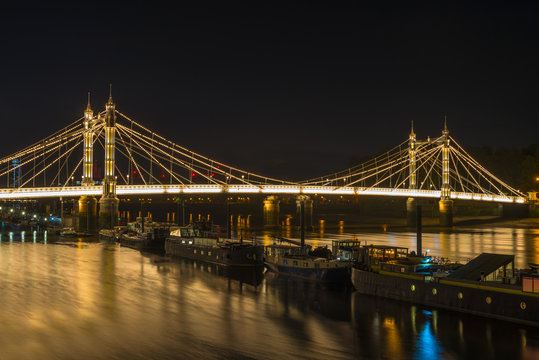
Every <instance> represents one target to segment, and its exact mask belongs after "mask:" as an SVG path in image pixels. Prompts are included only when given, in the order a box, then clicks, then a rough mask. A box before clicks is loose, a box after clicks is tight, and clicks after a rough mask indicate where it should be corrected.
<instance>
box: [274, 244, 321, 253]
mask: <svg viewBox="0 0 539 360" xmlns="http://www.w3.org/2000/svg"><path fill="white" fill-rule="evenodd" d="M310 250H311V246H310V245H305V246H303V247H301V246H296V245H292V244H286V245H285V244H272V245H266V246H264V254H265V255H266V256H307V255H308V254H309V251H310Z"/></svg>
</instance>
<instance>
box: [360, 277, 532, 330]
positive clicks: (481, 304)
mask: <svg viewBox="0 0 539 360" xmlns="http://www.w3.org/2000/svg"><path fill="white" fill-rule="evenodd" d="M351 279H352V284H353V286H354V288H355V289H356V291H358V292H359V293H362V294H368V295H374V296H380V297H385V298H390V299H395V300H401V301H407V302H411V303H415V304H421V305H427V306H433V307H439V308H445V309H450V310H455V311H459V312H465V313H471V314H475V315H481V316H487V317H492V318H498V319H502V320H508V321H513V322H519V323H523V324H527V325H533V326H539V294H533V293H523V292H522V291H519V290H518V288H516V287H512V288H509V287H497V286H492V285H490V286H489V284H487V283H485V284H481V283H477V282H469V281H459V280H456V279H455V280H451V279H440V280H439V281H433V282H426V281H425V280H424V278H423V277H422V276H416V275H408V274H399V273H394V274H393V273H389V272H385V273H375V272H369V271H365V270H361V269H357V268H352V276H351Z"/></svg>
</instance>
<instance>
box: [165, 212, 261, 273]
mask: <svg viewBox="0 0 539 360" xmlns="http://www.w3.org/2000/svg"><path fill="white" fill-rule="evenodd" d="M165 252H166V254H167V255H170V256H173V257H180V258H185V259H192V260H201V261H204V262H208V263H213V264H220V265H226V266H262V265H263V264H264V254H263V252H264V247H263V246H262V245H258V244H256V243H254V242H244V241H243V239H240V240H238V241H237V240H232V239H221V238H219V230H218V227H217V226H215V225H212V224H210V223H208V222H195V223H193V224H190V225H187V226H183V227H180V228H179V229H176V230H173V231H171V232H170V235H169V236H168V237H167V238H166V240H165Z"/></svg>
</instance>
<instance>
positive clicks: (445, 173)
mask: <svg viewBox="0 0 539 360" xmlns="http://www.w3.org/2000/svg"><path fill="white" fill-rule="evenodd" d="M449 151H450V148H449V130H448V129H447V116H445V118H444V129H443V131H442V188H441V190H442V191H441V194H440V201H439V209H440V225H441V226H453V200H451V187H450V186H449Z"/></svg>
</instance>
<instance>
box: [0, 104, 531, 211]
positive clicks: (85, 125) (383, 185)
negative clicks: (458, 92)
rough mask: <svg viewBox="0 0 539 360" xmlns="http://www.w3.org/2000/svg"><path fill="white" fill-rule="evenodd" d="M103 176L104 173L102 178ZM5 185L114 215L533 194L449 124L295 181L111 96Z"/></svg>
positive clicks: (0, 164) (35, 152)
mask: <svg viewBox="0 0 539 360" xmlns="http://www.w3.org/2000/svg"><path fill="white" fill-rule="evenodd" d="M98 159H99V160H101V159H103V162H101V161H98ZM96 164H98V165H99V164H103V166H102V167H101V166H96ZM101 168H103V169H104V173H103V174H95V173H94V170H98V169H101ZM95 178H100V179H101V178H102V180H101V181H96V180H94V179H95ZM0 184H5V187H3V188H0V199H31V198H43V197H78V196H101V200H100V212H101V211H107V212H112V213H115V212H116V211H117V207H118V199H117V196H118V195H136V194H180V193H186V194H197V193H198V194H204V193H236V194H246V193H263V194H268V195H277V194H298V195H301V194H304V195H309V194H335V195H382V196H404V197H408V198H436V199H440V202H441V203H442V202H444V201H446V202H448V201H452V200H454V199H464V200H476V201H490V202H499V203H525V202H526V195H525V194H523V193H521V192H519V191H518V190H516V189H514V188H512V187H511V186H509V185H507V184H505V183H504V182H503V181H502V180H500V179H498V178H497V177H496V176H494V175H493V174H492V173H490V172H489V171H488V170H487V169H485V168H484V167H483V166H481V164H479V163H478V162H477V161H476V160H475V159H474V158H473V157H472V156H471V155H470V154H469V153H467V152H466V151H465V150H464V149H463V147H461V146H460V145H459V144H458V143H457V142H456V141H455V139H453V138H452V137H451V136H450V135H449V131H448V130H447V126H444V130H443V131H442V135H441V136H440V137H438V138H433V139H430V138H429V139H427V140H424V141H419V140H417V139H416V135H415V133H414V130H413V126H412V131H411V133H410V135H409V138H408V139H407V140H406V141H404V142H403V143H401V144H400V145H398V146H396V147H395V148H393V149H391V150H389V151H387V152H386V153H384V154H381V155H379V156H376V157H375V158H373V159H371V160H369V161H367V162H364V163H362V164H360V165H357V166H354V167H351V168H349V169H346V170H343V171H339V172H336V173H332V174H328V175H325V176H321V177H319V178H314V179H309V180H305V181H300V182H290V181H285V180H280V179H275V178H271V177H266V176H262V175H258V174H254V173H252V172H248V171H244V170H241V169H238V168H235V167H232V166H229V165H226V164H224V163H221V162H219V161H215V160H212V159H210V158H208V157H206V156H203V155H201V154H197V153H195V152H193V151H190V150H188V149H186V148H184V147H182V146H181V145H178V144H176V143H174V142H173V141H171V140H169V139H166V138H165V137H163V136H160V135H158V134H157V133H155V132H153V131H151V130H150V129H148V128H146V127H144V126H143V125H142V124H140V123H138V122H136V121H135V120H133V119H132V118H130V117H129V116H127V115H125V114H123V113H122V112H119V111H118V110H116V106H115V104H114V102H113V100H112V95H111V96H109V99H108V102H107V103H106V106H105V110H104V111H101V112H98V113H97V114H95V115H94V113H93V111H92V109H91V107H90V99H89V98H88V106H87V108H86V110H85V112H84V116H83V117H81V118H80V119H77V120H76V121H75V122H73V123H71V124H70V125H68V126H66V127H65V128H63V129H61V130H59V131H57V132H56V133H54V134H52V135H50V136H49V137H47V138H45V139H42V140H40V141H38V142H36V143H34V144H32V145H30V146H28V147H26V148H25V149H23V150H20V151H17V152H15V153H13V154H11V155H9V156H6V157H3V158H2V159H0ZM0 186H1V185H0ZM107 209H108V210H107Z"/></svg>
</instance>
